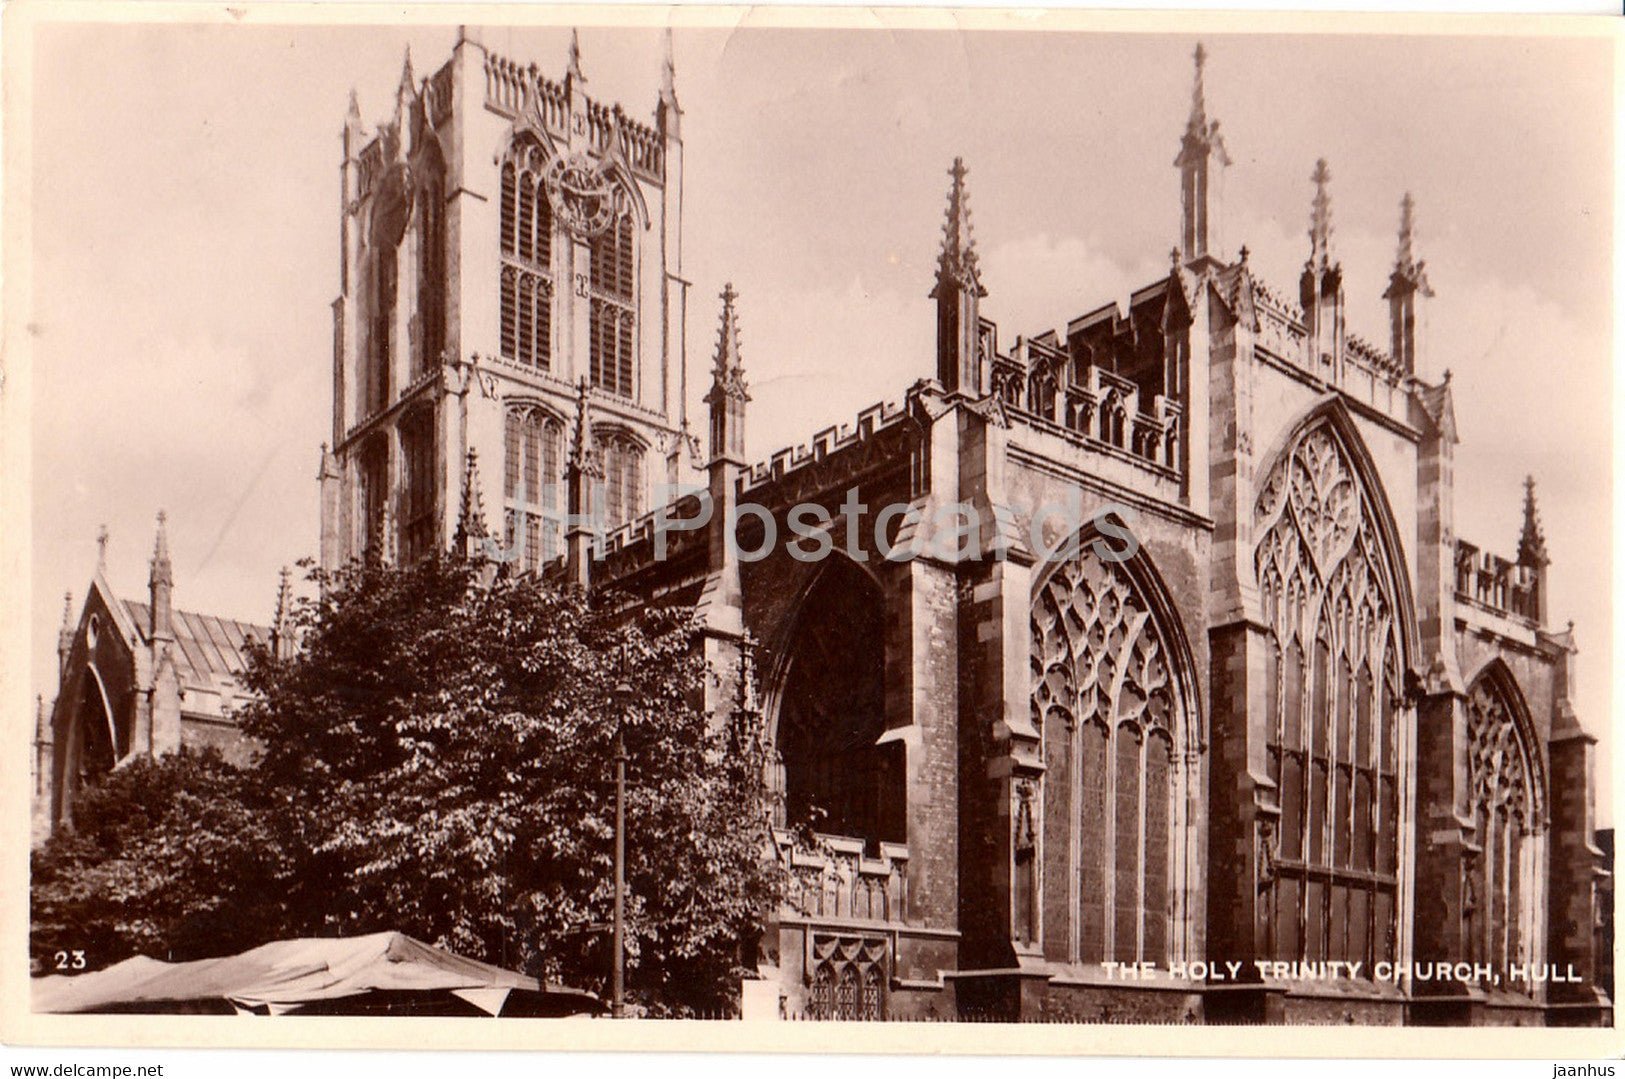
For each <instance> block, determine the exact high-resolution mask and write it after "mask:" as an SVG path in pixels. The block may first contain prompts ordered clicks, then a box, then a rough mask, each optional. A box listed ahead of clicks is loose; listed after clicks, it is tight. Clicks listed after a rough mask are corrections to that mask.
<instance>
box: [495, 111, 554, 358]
mask: <svg viewBox="0 0 1625 1079" xmlns="http://www.w3.org/2000/svg"><path fill="white" fill-rule="evenodd" d="M546 170H547V161H546V158H545V155H544V154H543V152H542V148H541V147H540V146H538V145H537V144H536V143H535V142H533V141H531V140H529V139H525V140H522V141H520V142H518V143H516V144H515V145H514V147H513V148H512V150H511V151H510V153H509V155H508V159H507V160H506V161H504V162H503V164H502V195H501V208H500V215H499V221H500V227H501V231H502V237H501V249H502V266H501V271H500V281H499V285H500V288H499V291H500V294H501V307H502V311H501V338H502V340H501V347H502V354H503V355H504V356H506V357H508V358H509V359H511V360H515V361H517V362H518V363H521V364H523V365H525V366H527V367H535V368H538V369H539V370H542V371H546V370H548V369H549V368H550V366H551V364H552V354H553V353H552V341H553V295H554V291H555V290H554V287H553V281H554V278H553V233H554V221H553V208H552V204H551V203H550V202H549V201H548V197H547V192H546V190H545V180H544V176H545V174H546Z"/></svg>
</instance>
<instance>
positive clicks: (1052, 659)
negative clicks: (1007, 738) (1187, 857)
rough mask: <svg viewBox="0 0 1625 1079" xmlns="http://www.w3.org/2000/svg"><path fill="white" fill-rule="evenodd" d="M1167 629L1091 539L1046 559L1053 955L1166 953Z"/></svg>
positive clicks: (1036, 624)
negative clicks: (1057, 860)
mask: <svg viewBox="0 0 1625 1079" xmlns="http://www.w3.org/2000/svg"><path fill="white" fill-rule="evenodd" d="M1108 553H1109V552H1108ZM1168 632H1169V631H1168V630H1167V629H1165V628H1164V627H1162V626H1160V625H1159V624H1158V620H1157V619H1156V618H1155V617H1154V616H1153V614H1152V608H1151V606H1150V604H1149V603H1148V602H1147V600H1146V597H1145V596H1144V594H1143V593H1142V591H1141V589H1140V588H1139V587H1138V586H1137V585H1136V583H1135V581H1134V580H1133V579H1132V578H1131V577H1130V575H1129V573H1128V572H1127V570H1126V569H1125V566H1124V564H1123V563H1122V562H1118V561H1111V560H1109V559H1108V558H1103V557H1101V552H1100V551H1097V550H1096V549H1095V548H1094V545H1092V544H1085V545H1084V546H1083V547H1082V548H1080V550H1079V552H1078V553H1077V554H1076V555H1075V556H1073V557H1072V558H1071V559H1070V560H1068V561H1066V562H1063V563H1062V564H1060V565H1059V566H1057V567H1056V568H1055V570H1054V571H1053V572H1052V573H1050V575H1049V576H1048V577H1047V578H1046V579H1045V580H1044V582H1043V584H1042V585H1041V586H1040V587H1039V589H1038V592H1037V595H1036V596H1035V598H1034V600H1033V615H1032V662H1033V690H1032V694H1033V696H1032V706H1033V720H1034V724H1035V725H1036V726H1037V727H1038V729H1039V731H1040V732H1041V734H1042V735H1043V738H1044V744H1045V755H1046V763H1047V767H1048V772H1047V775H1046V779H1045V782H1046V790H1045V795H1044V798H1045V836H1046V843H1048V844H1051V845H1053V846H1058V847H1060V848H1061V849H1064V850H1066V851H1067V857H1066V861H1065V862H1064V863H1063V864H1066V865H1067V866H1068V867H1069V869H1068V876H1067V879H1066V880H1065V881H1064V882H1061V881H1052V882H1050V884H1049V885H1048V886H1047V887H1046V889H1045V890H1046V893H1048V895H1049V896H1050V897H1051V898H1050V899H1049V900H1047V901H1046V909H1048V910H1050V911H1052V912H1053V913H1052V914H1051V922H1052V924H1050V925H1049V926H1047V934H1046V935H1047V936H1048V938H1049V939H1051V940H1057V936H1056V934H1057V933H1058V932H1059V931H1060V930H1061V927H1062V925H1063V924H1065V925H1069V926H1070V931H1069V935H1068V937H1067V938H1066V945H1065V949H1064V950H1065V951H1066V952H1067V953H1069V957H1070V958H1071V959H1072V960H1073V961H1075V962H1086V963H1096V962H1101V961H1104V960H1118V961H1123V962H1139V961H1149V962H1156V963H1166V962H1168V960H1169V959H1170V956H1171V953H1172V948H1173V934H1172V932H1171V929H1172V925H1173V917H1174V914H1173V900H1174V893H1175V890H1176V889H1175V887H1174V884H1173V881H1174V879H1175V876H1174V866H1175V863H1176V859H1177V858H1178V854H1179V852H1178V849H1177V848H1178V845H1179V844H1180V842H1182V837H1181V835H1180V834H1179V832H1180V831H1181V829H1180V828H1179V827H1178V822H1179V821H1181V820H1183V816H1184V815H1183V814H1182V813H1180V812H1179V801H1180V798H1181V791H1180V788H1181V787H1182V785H1183V783H1182V780H1181V779H1180V777H1179V775H1178V770H1179V769H1180V767H1181V766H1182V763H1183V761H1182V757H1183V753H1182V748H1183V740H1184V738H1185V737H1186V734H1185V732H1186V727H1187V724H1188V723H1189V721H1190V719H1189V717H1188V716H1187V715H1185V706H1184V704H1183V703H1182V702H1183V701H1184V697H1183V695H1182V693H1181V691H1180V687H1179V685H1178V682H1177V676H1176V674H1175V672H1174V668H1173V663H1172V659H1171V653H1170V650H1169V644H1168V640H1169V638H1168V636H1167V634H1168ZM1174 632H1177V630H1175V631H1174ZM1051 857H1052V859H1053V855H1052V856H1051ZM1051 864H1054V863H1053V861H1052V863H1051Z"/></svg>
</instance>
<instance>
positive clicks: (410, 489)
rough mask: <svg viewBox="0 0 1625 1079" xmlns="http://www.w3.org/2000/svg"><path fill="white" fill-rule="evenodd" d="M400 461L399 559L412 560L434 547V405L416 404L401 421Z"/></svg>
mask: <svg viewBox="0 0 1625 1079" xmlns="http://www.w3.org/2000/svg"><path fill="white" fill-rule="evenodd" d="M401 462H402V464H403V465H404V466H405V471H406V475H405V481H406V482H405V493H404V498H403V501H404V505H403V506H402V507H401V510H402V513H401V561H402V562H415V561H416V560H418V559H419V558H422V557H423V556H425V555H427V554H429V553H430V552H431V551H433V550H434V547H435V515H434V496H435V475H434V465H435V452H434V410H433V408H415V409H413V410H412V412H410V413H408V414H407V416H406V417H405V418H404V419H403V420H402V421H401Z"/></svg>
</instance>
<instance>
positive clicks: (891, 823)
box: [776, 558, 906, 847]
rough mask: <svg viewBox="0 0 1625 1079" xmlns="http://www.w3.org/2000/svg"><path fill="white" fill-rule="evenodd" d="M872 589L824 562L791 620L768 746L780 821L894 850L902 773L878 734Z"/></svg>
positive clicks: (878, 669) (879, 658)
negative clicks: (778, 779) (779, 769)
mask: <svg viewBox="0 0 1625 1079" xmlns="http://www.w3.org/2000/svg"><path fill="white" fill-rule="evenodd" d="M883 609H884V603H883V598H882V596H881V592H880V587H879V585H877V584H875V582H874V581H873V580H872V579H871V578H870V577H869V576H868V575H867V574H865V573H864V572H863V571H862V570H860V569H858V568H857V567H856V566H855V565H853V564H852V563H851V562H849V561H847V560H846V559H844V558H832V559H828V560H826V561H825V563H824V569H823V570H822V571H821V573H820V574H819V577H818V580H817V582H816V583H815V584H814V586H813V589H812V591H811V592H810V593H809V594H808V596H807V598H806V600H805V602H804V603H803V605H802V609H801V614H800V616H799V617H798V618H797V621H796V630H795V634H794V638H793V639H794V650H793V651H792V652H791V654H790V655H789V657H788V660H787V666H786V669H785V672H784V676H783V683H782V685H783V690H782V692H781V694H780V701H779V714H778V726H777V735H776V739H777V740H776V748H777V751H778V755H779V758H780V760H781V762H782V766H783V769H784V778H783V790H784V809H785V817H786V819H787V821H788V823H790V824H792V825H799V824H802V823H811V824H812V825H813V827H814V828H815V829H816V830H818V831H820V832H826V833H829V834H832V835H843V836H852V837H854V838H859V839H863V840H866V841H867V842H868V843H869V844H870V845H871V847H873V845H874V844H876V843H878V842H880V841H886V842H892V843H902V842H904V841H905V839H906V834H905V821H904V814H903V799H904V795H903V781H904V777H903V772H902V768H901V761H900V759H899V757H898V753H897V746H896V745H895V744H890V745H880V744H878V743H879V740H880V736H881V735H882V734H884V733H885V730H886V699H885V667H886V664H885V640H884V637H883V632H882V621H881V614H882V611H883Z"/></svg>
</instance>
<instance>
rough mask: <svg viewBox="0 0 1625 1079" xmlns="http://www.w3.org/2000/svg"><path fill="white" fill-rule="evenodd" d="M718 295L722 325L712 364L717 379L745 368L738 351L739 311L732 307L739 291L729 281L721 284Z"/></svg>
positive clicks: (737, 372) (740, 371)
mask: <svg viewBox="0 0 1625 1079" xmlns="http://www.w3.org/2000/svg"><path fill="white" fill-rule="evenodd" d="M720 295H721V297H722V327H721V330H720V331H719V333H718V335H717V354H716V356H715V358H714V360H715V362H714V363H713V364H712V370H713V372H714V373H715V375H716V377H717V379H718V380H719V381H720V380H722V379H725V378H728V377H729V376H732V375H735V374H739V373H742V372H743V371H744V369H745V365H744V361H743V359H742V358H741V355H740V351H739V313H738V311H737V310H736V309H735V308H734V301H735V300H737V299H739V293H737V292H735V291H734V286H733V282H732V281H729V282H728V283H727V284H726V285H723V286H722V292H721V294H720Z"/></svg>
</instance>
